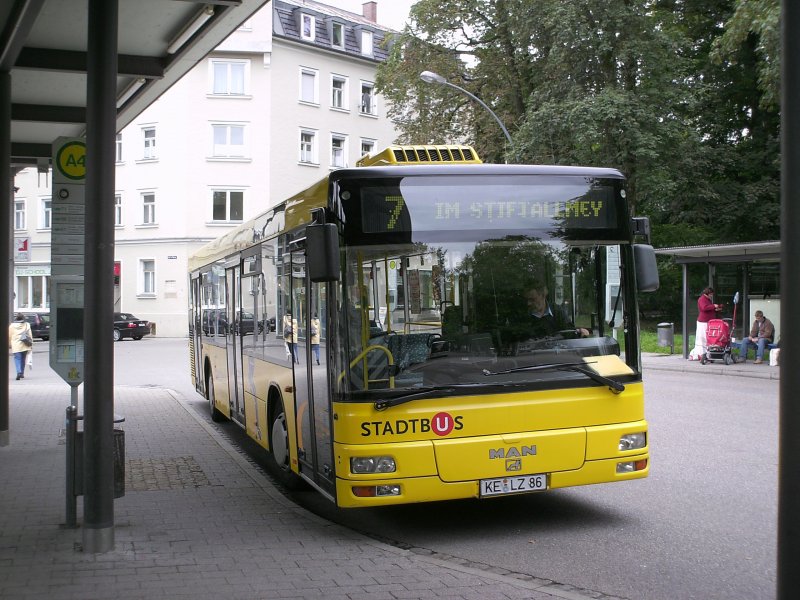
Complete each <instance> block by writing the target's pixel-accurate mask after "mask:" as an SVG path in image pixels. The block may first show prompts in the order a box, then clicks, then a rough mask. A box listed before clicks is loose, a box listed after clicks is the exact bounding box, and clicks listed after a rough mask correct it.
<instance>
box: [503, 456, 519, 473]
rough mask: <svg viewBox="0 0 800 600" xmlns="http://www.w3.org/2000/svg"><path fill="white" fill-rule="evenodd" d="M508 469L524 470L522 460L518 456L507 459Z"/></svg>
mask: <svg viewBox="0 0 800 600" xmlns="http://www.w3.org/2000/svg"><path fill="white" fill-rule="evenodd" d="M506 471H509V472H511V471H522V461H521V460H519V459H518V458H517V459H515V460H507V461H506Z"/></svg>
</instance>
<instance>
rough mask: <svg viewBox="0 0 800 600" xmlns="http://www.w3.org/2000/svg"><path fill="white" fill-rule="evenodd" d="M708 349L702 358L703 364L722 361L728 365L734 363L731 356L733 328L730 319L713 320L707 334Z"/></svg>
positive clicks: (709, 324) (709, 323)
mask: <svg viewBox="0 0 800 600" xmlns="http://www.w3.org/2000/svg"><path fill="white" fill-rule="evenodd" d="M706 340H707V343H708V347H707V348H706V353H705V355H704V356H703V357H702V359H701V360H702V362H703V364H706V363H707V362H711V361H712V360H722V361H724V362H725V364H726V365H729V364H731V363H732V362H733V357H732V356H731V327H730V325H729V324H728V319H711V320H710V321H709V322H708V331H707V332H706Z"/></svg>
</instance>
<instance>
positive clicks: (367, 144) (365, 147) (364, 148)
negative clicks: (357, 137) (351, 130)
mask: <svg viewBox="0 0 800 600" xmlns="http://www.w3.org/2000/svg"><path fill="white" fill-rule="evenodd" d="M373 152H375V140H367V139H364V138H362V139H361V156H367V155H368V154H372V153H373Z"/></svg>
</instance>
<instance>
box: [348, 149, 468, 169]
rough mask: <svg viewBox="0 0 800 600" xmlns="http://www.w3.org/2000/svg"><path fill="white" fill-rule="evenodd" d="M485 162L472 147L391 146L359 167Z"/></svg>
mask: <svg viewBox="0 0 800 600" xmlns="http://www.w3.org/2000/svg"><path fill="white" fill-rule="evenodd" d="M482 162H483V161H482V160H481V159H480V158H479V157H478V153H477V152H475V149H474V148H473V147H472V146H458V145H453V146H449V145H448V146H434V145H426V146H389V147H387V148H385V149H384V150H382V151H381V152H378V154H375V155H371V156H365V157H364V158H362V159H361V160H359V161H358V162H357V163H356V166H357V167H372V166H385V165H413V164H416V165H421V164H436V163H439V164H454V165H479V164H481V163H482Z"/></svg>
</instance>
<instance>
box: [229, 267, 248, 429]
mask: <svg viewBox="0 0 800 600" xmlns="http://www.w3.org/2000/svg"><path fill="white" fill-rule="evenodd" d="M225 277H226V283H227V286H226V288H227V290H228V302H227V304H226V309H225V310H226V312H225V323H226V326H225V336H226V337H225V347H226V348H227V354H228V394H229V396H228V398H229V402H230V407H231V419H233V420H234V421H238V422H239V423H244V391H243V390H242V384H241V365H242V345H241V336H240V335H239V333H240V329H241V328H240V327H239V314H240V312H241V307H240V306H239V305H240V298H239V294H240V282H241V269H240V266H239V263H238V261H237V263H236V265H234V266H233V267H230V268H228V269H226V270H225Z"/></svg>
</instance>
